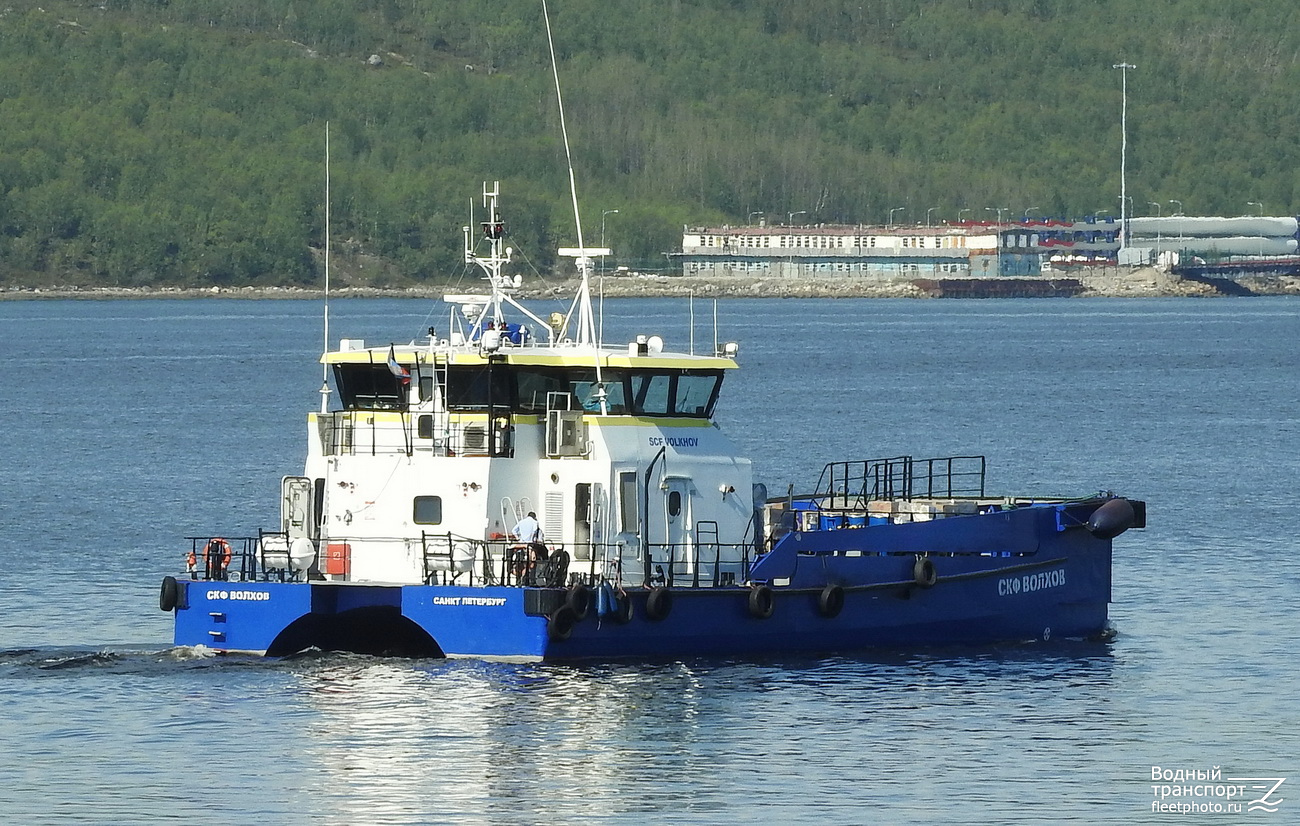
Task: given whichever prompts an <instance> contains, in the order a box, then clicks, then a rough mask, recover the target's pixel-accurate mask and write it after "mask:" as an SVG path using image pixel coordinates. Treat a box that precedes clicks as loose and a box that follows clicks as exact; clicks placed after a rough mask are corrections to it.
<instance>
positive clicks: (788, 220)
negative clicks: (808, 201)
mask: <svg viewBox="0 0 1300 826" xmlns="http://www.w3.org/2000/svg"><path fill="white" fill-rule="evenodd" d="M807 214H808V210H806V209H801V210H799V211H798V212H791V213H790V214H789V215H788V216H787V217H786V220H785V222H786V224H788V225H790V226H794V216H796V215H807Z"/></svg>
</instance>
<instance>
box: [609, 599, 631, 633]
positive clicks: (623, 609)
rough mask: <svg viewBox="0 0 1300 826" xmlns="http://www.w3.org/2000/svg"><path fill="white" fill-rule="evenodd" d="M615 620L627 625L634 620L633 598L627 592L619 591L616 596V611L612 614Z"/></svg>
mask: <svg viewBox="0 0 1300 826" xmlns="http://www.w3.org/2000/svg"><path fill="white" fill-rule="evenodd" d="M611 616H612V617H613V618H614V622H616V623H618V624H619V625H627V624H628V623H629V622H631V621H632V598H631V597H630V596H628V595H627V594H625V593H623V592H622V591H619V592H618V594H616V595H615V597H614V612H613V613H612V614H611Z"/></svg>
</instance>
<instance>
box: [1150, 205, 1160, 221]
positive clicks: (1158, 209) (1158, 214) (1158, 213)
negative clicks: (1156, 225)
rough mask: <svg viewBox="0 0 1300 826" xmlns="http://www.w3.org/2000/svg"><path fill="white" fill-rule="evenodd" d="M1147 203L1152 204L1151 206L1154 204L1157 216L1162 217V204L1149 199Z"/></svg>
mask: <svg viewBox="0 0 1300 826" xmlns="http://www.w3.org/2000/svg"><path fill="white" fill-rule="evenodd" d="M1147 203H1148V204H1150V205H1151V206H1153V207H1155V208H1156V217H1157V218H1159V217H1160V204H1157V203H1156V202H1155V201H1147Z"/></svg>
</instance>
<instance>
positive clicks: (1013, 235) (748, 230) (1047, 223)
mask: <svg viewBox="0 0 1300 826" xmlns="http://www.w3.org/2000/svg"><path fill="white" fill-rule="evenodd" d="M1118 249H1119V222H1118V221H1116V220H1114V219H1112V218H1102V219H1098V218H1094V217H1089V218H1085V219H1082V220H1078V221H1066V220H1057V219H1050V218H1027V219H1024V220H1020V221H1013V222H1005V223H1001V222H985V221H965V222H954V223H944V224H940V225H937V226H919V225H918V226H906V225H898V226H886V227H880V226H865V225H858V226H845V225H832V224H819V225H815V226H721V227H697V228H691V227H687V228H685V230H684V232H683V234H682V251H681V252H680V253H673V254H671V255H670V258H674V259H677V260H679V261H680V264H681V267H682V270H681V271H682V274H683V275H695V276H705V277H712V276H755V277H775V278H785V279H798V278H804V277H810V276H827V275H838V276H846V277H860V278H866V279H882V280H884V279H895V278H943V279H950V278H1000V277H1020V278H1024V277H1033V276H1038V275H1043V274H1045V273H1049V272H1054V271H1059V270H1062V269H1069V268H1070V267H1071V266H1077V265H1096V264H1105V263H1110V264H1113V263H1115V260H1116V254H1117V252H1118Z"/></svg>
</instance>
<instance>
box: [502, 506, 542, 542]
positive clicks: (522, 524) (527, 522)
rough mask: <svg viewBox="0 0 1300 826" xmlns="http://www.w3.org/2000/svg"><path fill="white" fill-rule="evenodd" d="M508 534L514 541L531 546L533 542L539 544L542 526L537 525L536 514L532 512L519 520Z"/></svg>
mask: <svg viewBox="0 0 1300 826" xmlns="http://www.w3.org/2000/svg"><path fill="white" fill-rule="evenodd" d="M510 534H511V535H512V536H514V538H515V539H516V540H518V541H519V542H523V543H524V544H525V545H531V544H533V543H534V542H541V541H542V526H541V525H539V524H538V523H537V514H536V513H534V512H533V511H529V512H528V515H527V516H525V517H524V518H523V519H520V520H519V524H517V525H515V526H514V528H513V529H512V530H511V531H510Z"/></svg>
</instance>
